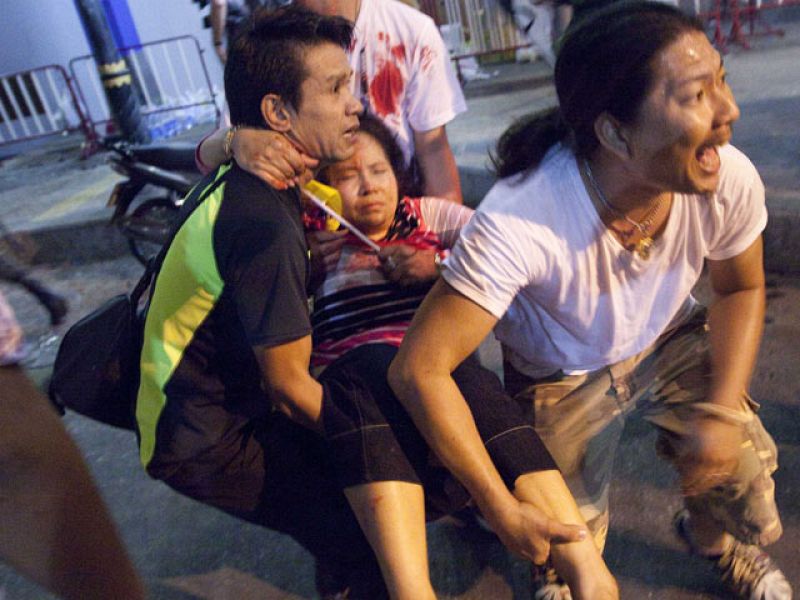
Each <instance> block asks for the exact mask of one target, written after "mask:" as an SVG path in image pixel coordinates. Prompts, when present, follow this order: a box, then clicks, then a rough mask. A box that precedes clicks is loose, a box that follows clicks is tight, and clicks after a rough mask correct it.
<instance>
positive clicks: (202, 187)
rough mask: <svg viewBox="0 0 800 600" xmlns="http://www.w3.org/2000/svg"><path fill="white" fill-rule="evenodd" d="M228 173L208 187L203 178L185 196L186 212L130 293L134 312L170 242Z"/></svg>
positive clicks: (161, 261) (157, 269) (159, 265)
mask: <svg viewBox="0 0 800 600" xmlns="http://www.w3.org/2000/svg"><path fill="white" fill-rule="evenodd" d="M217 172H218V171H215V172H214V173H215V175H216V173H217ZM228 173H230V168H228V169H227V170H226V171H225V172H224V173H223V174H222V175H219V176H217V177H216V179H215V180H214V181H213V182H212V183H211V184H210V185H208V184H207V183H206V178H204V179H203V180H202V181H200V182H199V183H198V184H197V185H195V186H194V187H193V188H192V190H191V191H190V192H189V194H188V195H187V196H186V200H185V201H184V203H183V206H184V207H188V210H186V211H181V212H182V214H181V215H180V218H179V219H178V220H177V221H176V222H175V223H174V224H173V226H172V229H171V231H170V233H169V237H168V239H167V241H166V242H164V245H163V246H162V247H161V250H159V252H158V254H156V256H155V257H153V258H151V259H150V261H149V262H148V263H147V266H146V267H145V269H144V274H143V275H142V277H141V278H140V279H139V282H138V283H137V284H136V286H135V287H134V288H133V291H132V292H131V296H130V298H131V305H132V306H133V309H134V311H135V310H136V307H137V306H138V305H139V300H140V299H141V297H142V294H144V292H145V290H146V289H147V288H148V287H149V286H150V284H151V283H152V282H153V279H154V278H155V276H156V275H157V274H158V272H159V271H160V270H161V265H162V264H163V263H164V259H165V258H166V256H167V252H168V251H169V247H170V246H171V245H172V242H173V241H174V239H175V236H176V235H177V234H178V231H179V230H180V228H181V227H183V224H184V223H186V221H188V220H189V217H191V216H192V213H194V211H195V210H196V209H197V207H199V206H200V205H201V204H202V203H203V202H205V200H206V198H208V197H209V196H211V194H212V193H214V191H215V190H216V189H217V188H218V187H219V186H220V185H221V184H222V183H224V182H225V181H226V180H227V179H228Z"/></svg>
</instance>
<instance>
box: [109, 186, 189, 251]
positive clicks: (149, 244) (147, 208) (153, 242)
mask: <svg viewBox="0 0 800 600" xmlns="http://www.w3.org/2000/svg"><path fill="white" fill-rule="evenodd" d="M178 210H179V209H178V207H177V206H175V203H174V202H173V201H172V200H171V199H170V198H154V199H152V200H146V201H145V202H142V203H141V204H140V205H139V206H137V207H136V209H135V210H134V211H133V212H132V213H131V214H130V215H129V216H128V217H126V218H125V220H124V222H123V224H122V232H123V234H124V235H125V237H126V238H128V247H129V248H130V250H131V254H133V256H135V257H136V260H138V261H139V262H140V263H142V264H143V265H147V263H148V262H150V260H151V259H152V258H154V257H155V256H156V255H157V254H158V252H159V250H161V246H163V245H164V243H165V242H166V241H167V239H168V238H169V234H170V231H171V230H172V225H173V223H174V222H175V219H176V218H177V216H178Z"/></svg>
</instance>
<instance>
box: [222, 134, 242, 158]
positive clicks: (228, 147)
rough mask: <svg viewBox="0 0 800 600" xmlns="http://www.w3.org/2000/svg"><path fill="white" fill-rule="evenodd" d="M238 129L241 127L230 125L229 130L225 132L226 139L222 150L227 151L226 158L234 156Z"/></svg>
mask: <svg viewBox="0 0 800 600" xmlns="http://www.w3.org/2000/svg"><path fill="white" fill-rule="evenodd" d="M238 130H239V127H229V128H228V131H226V132H225V140H224V141H223V142H222V151H223V152H224V153H225V160H230V159H232V158H233V136H235V135H236V132H237V131H238Z"/></svg>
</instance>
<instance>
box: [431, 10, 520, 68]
mask: <svg viewBox="0 0 800 600" xmlns="http://www.w3.org/2000/svg"><path fill="white" fill-rule="evenodd" d="M421 8H422V9H423V10H424V11H425V12H426V13H428V14H429V15H430V16H431V17H433V19H434V21H436V23H437V24H438V25H440V26H441V27H443V34H444V36H445V42H446V44H447V47H448V49H449V50H450V52H451V54H453V56H454V57H458V56H471V55H481V54H493V53H496V52H504V51H507V50H512V49H514V48H517V47H519V46H524V45H527V43H526V41H525V39H524V38H523V37H522V35H521V34H520V32H519V31H518V30H517V28H516V27H515V26H514V23H513V22H512V20H511V19H510V18H509V16H508V15H507V14H506V12H505V11H504V10H503V9H502V8H501V7H500V6H499V4H498V3H497V2H495V1H494V0H444V1H443V2H438V3H436V2H423V3H422V4H421Z"/></svg>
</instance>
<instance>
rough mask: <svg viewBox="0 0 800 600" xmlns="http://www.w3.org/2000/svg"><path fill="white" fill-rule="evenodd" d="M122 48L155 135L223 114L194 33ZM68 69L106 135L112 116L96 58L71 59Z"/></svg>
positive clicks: (86, 109) (88, 112)
mask: <svg viewBox="0 0 800 600" xmlns="http://www.w3.org/2000/svg"><path fill="white" fill-rule="evenodd" d="M120 53H121V54H122V55H123V56H124V57H125V60H126V61H127V62H128V66H129V68H130V70H131V73H132V74H133V80H134V85H135V87H136V93H137V94H138V95H139V100H140V102H141V105H142V112H143V114H144V115H145V116H146V117H147V118H148V121H149V127H150V130H151V133H153V137H155V138H158V137H168V136H169V135H171V134H173V133H177V132H178V131H181V130H183V129H188V128H189V127H192V126H193V125H195V124H197V123H203V122H209V121H212V120H215V119H217V120H218V119H219V116H220V111H219V108H218V107H217V103H216V99H215V98H216V92H215V90H214V86H213V85H212V83H211V78H210V77H209V75H208V69H207V68H206V64H205V61H204V60H203V50H202V48H201V47H200V44H199V42H198V41H197V39H196V38H195V37H194V36H191V35H183V36H178V37H173V38H166V39H163V40H157V41H154V42H148V43H146V44H140V45H137V46H131V47H129V48H121V49H120ZM69 69H70V72H71V74H72V79H73V81H74V82H75V87H76V90H77V91H78V95H79V97H80V102H81V105H82V107H83V110H84V112H85V114H86V115H87V119H88V121H89V122H90V123H91V127H92V129H93V130H94V132H95V133H96V135H98V136H99V137H104V136H105V135H107V134H108V133H110V128H111V123H112V117H111V111H110V109H109V107H108V103H107V101H106V96H105V94H104V93H103V87H102V84H101V83H100V77H99V75H98V72H97V65H96V63H95V60H94V57H93V56H91V55H87V56H79V57H77V58H73V59H72V60H71V61H70V62H69ZM162 117H163V118H162Z"/></svg>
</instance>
